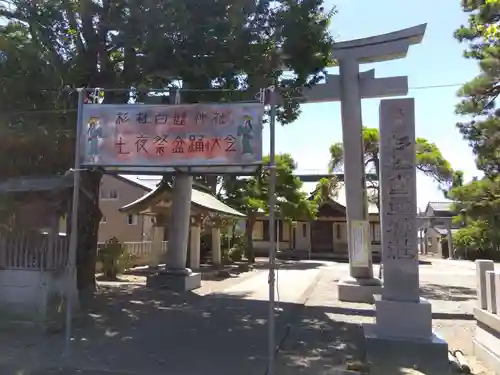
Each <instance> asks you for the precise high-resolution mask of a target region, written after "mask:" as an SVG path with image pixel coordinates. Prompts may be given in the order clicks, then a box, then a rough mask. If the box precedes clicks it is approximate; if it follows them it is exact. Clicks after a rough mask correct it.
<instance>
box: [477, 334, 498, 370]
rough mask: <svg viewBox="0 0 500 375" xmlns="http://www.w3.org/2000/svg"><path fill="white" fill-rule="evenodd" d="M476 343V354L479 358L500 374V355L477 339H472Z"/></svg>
mask: <svg viewBox="0 0 500 375" xmlns="http://www.w3.org/2000/svg"><path fill="white" fill-rule="evenodd" d="M472 344H473V345H474V356H476V358H477V359H479V360H480V361H481V362H482V363H483V364H484V365H485V366H486V367H487V368H488V369H489V370H492V371H494V373H495V374H500V356H499V355H498V354H496V353H494V352H493V351H491V350H490V349H488V348H487V347H486V346H485V345H483V344H481V343H480V342H479V341H477V340H472Z"/></svg>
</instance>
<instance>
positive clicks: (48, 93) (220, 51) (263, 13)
mask: <svg viewBox="0 0 500 375" xmlns="http://www.w3.org/2000/svg"><path fill="white" fill-rule="evenodd" d="M322 4H323V0H310V1H302V0H278V1H269V0H257V1H254V0H203V1H199V0H158V1H146V0H135V1H130V0H123V1H110V0H102V1H93V0H45V1H43V2H33V1H31V0H11V1H9V2H8V5H7V3H5V2H4V3H2V4H1V5H0V19H1V21H2V22H0V24H1V26H0V77H1V80H2V85H1V87H0V112H1V116H0V137H1V138H2V149H1V152H0V166H1V167H0V180H2V179H5V178H7V177H17V176H20V175H33V174H42V175H43V174H53V173H64V172H65V171H66V170H67V169H68V168H70V167H72V166H73V157H74V145H75V122H76V111H75V109H76V95H75V93H74V92H73V93H72V94H71V93H70V92H68V91H66V89H67V88H70V89H73V88H77V87H100V88H106V89H112V88H116V89H124V90H123V91H122V92H120V93H119V92H111V91H107V92H106V93H105V94H103V95H100V99H101V100H102V101H103V102H104V103H125V102H127V101H129V100H130V97H131V96H132V98H133V99H136V100H137V101H139V102H143V101H147V100H148V97H147V95H146V92H147V89H148V88H151V87H153V88H167V87H172V86H176V85H177V84H178V82H179V81H181V82H182V85H183V86H184V87H188V88H190V89H199V90H204V89H213V88H222V89H231V90H233V89H234V90H239V91H228V90H222V91H214V90H211V91H208V92H207V91H205V92H200V91H196V90H195V91H190V92H187V93H184V94H183V97H182V100H183V102H186V103H193V102H233V101H242V100H254V96H255V94H256V93H257V92H258V91H259V90H260V89H262V88H266V87H268V86H270V85H275V84H276V82H277V79H278V77H283V76H284V75H283V74H282V73H283V71H287V72H292V73H294V74H288V75H287V76H286V77H285V79H281V80H280V81H279V83H278V85H279V86H280V88H283V89H285V94H284V96H285V97H289V98H292V97H293V98H296V97H297V96H298V95H297V91H298V90H299V89H300V88H301V87H302V86H304V85H314V84H315V83H316V82H318V80H319V79H320V77H321V75H322V72H323V70H324V68H325V67H326V66H327V65H329V64H330V52H331V45H332V38H331V36H330V34H329V33H328V26H329V22H330V20H331V17H332V15H333V13H334V12H333V11H325V10H324V8H323V6H322ZM127 90H130V92H127ZM164 99H165V100H168V98H166V97H164ZM162 100H163V99H162ZM299 104H300V103H299V100H298V99H290V100H286V101H285V105H284V106H283V107H280V108H279V109H278V119H279V121H281V122H282V123H283V124H286V123H289V122H291V121H293V120H295V119H296V118H297V116H298V114H299V113H300V108H299ZM84 175H85V176H84V177H85V178H83V179H84V180H85V181H83V185H85V186H86V190H87V191H89V192H91V193H92V194H94V195H96V196H98V190H99V184H100V173H99V172H92V173H86V174H84ZM87 177H88V178H87ZM212 185H214V184H212ZM94 198H95V197H94ZM256 203H258V202H256ZM87 206H89V207H88V208H89V209H88V210H85V211H84V210H82V211H81V212H79V215H80V216H81V217H80V220H79V222H80V223H85V225H82V227H81V231H80V228H79V231H80V234H81V235H80V236H79V242H82V243H81V244H79V246H78V249H79V258H78V259H79V261H80V262H81V264H80V265H79V267H78V270H79V271H78V272H79V275H78V279H79V286H82V288H83V287H87V286H88V285H86V284H88V283H92V284H93V283H94V281H93V280H94V277H93V274H94V269H93V267H94V265H95V247H96V243H97V235H96V233H97V230H98V227H99V225H98V223H99V219H100V214H99V210H98V208H97V199H96V198H95V199H94V202H93V203H92V204H88V205H87ZM91 257H94V258H93V259H90V258H91ZM84 275H86V276H85V277H83V276H84ZM81 280H84V281H83V284H82V283H81V282H80V281H81ZM84 284H85V285H84Z"/></svg>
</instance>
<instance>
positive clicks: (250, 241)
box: [245, 213, 255, 263]
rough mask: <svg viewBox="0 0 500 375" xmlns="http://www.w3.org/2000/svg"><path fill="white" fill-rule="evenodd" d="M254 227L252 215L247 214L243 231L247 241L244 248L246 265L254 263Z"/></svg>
mask: <svg viewBox="0 0 500 375" xmlns="http://www.w3.org/2000/svg"><path fill="white" fill-rule="evenodd" d="M254 226H255V217H254V214H253V213H249V214H248V217H247V226H246V229H245V235H246V239H247V246H246V254H245V255H246V257H247V259H248V263H255V253H254V249H253V238H252V237H253V236H252V235H253V228H254Z"/></svg>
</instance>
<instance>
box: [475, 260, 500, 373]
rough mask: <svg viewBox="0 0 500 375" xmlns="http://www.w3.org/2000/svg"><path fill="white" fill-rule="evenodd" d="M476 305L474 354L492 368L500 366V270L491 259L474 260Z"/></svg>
mask: <svg viewBox="0 0 500 375" xmlns="http://www.w3.org/2000/svg"><path fill="white" fill-rule="evenodd" d="M476 285H477V307H476V308H475V309H474V317H475V318H476V321H477V326H476V330H475V337H474V340H473V344H474V355H475V356H476V357H477V358H478V359H479V360H480V361H481V362H483V363H484V364H486V365H487V366H488V367H490V368H492V369H498V368H500V298H499V297H500V272H495V264H494V263H493V261H491V260H482V259H481V260H476Z"/></svg>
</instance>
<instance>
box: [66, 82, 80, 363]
mask: <svg viewBox="0 0 500 375" xmlns="http://www.w3.org/2000/svg"><path fill="white" fill-rule="evenodd" d="M77 91H78V109H77V111H78V112H77V120H76V144H75V168H74V170H73V201H72V205H71V207H72V209H71V233H70V237H69V252H68V260H67V263H66V275H67V285H66V332H65V334H66V341H65V347H64V356H65V357H69V355H70V346H71V334H72V321H73V302H74V300H75V298H76V289H77V286H76V283H77V280H76V253H77V247H78V206H79V202H80V146H81V145H80V136H81V130H82V127H83V105H84V101H85V91H84V90H83V89H77Z"/></svg>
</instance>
